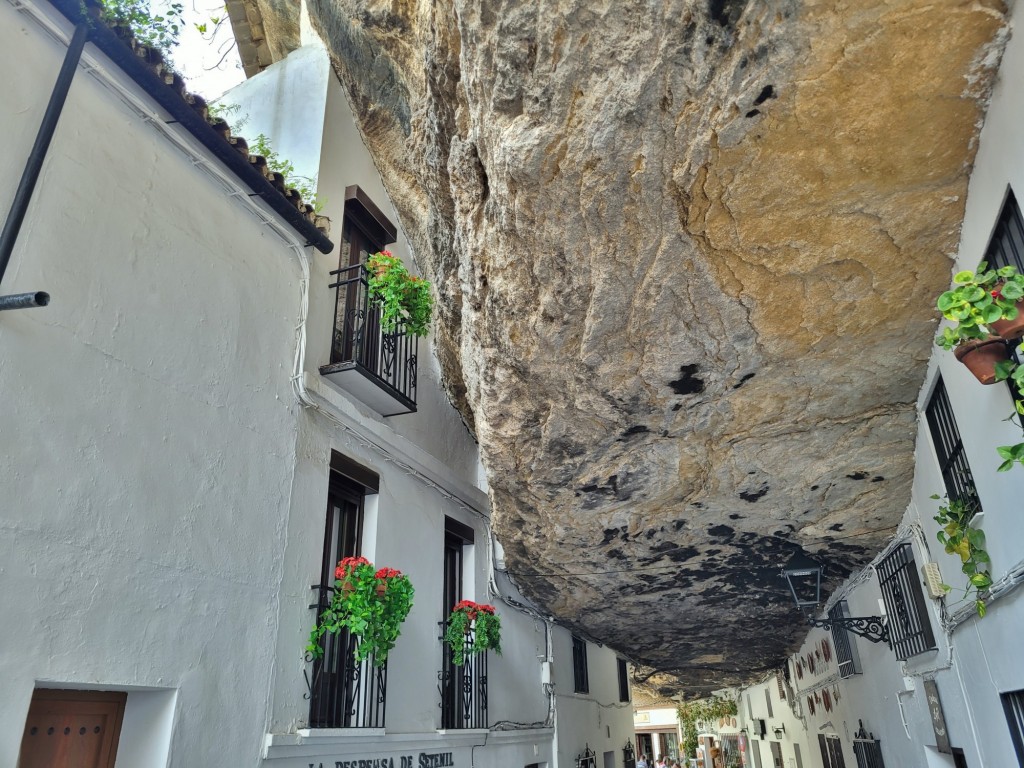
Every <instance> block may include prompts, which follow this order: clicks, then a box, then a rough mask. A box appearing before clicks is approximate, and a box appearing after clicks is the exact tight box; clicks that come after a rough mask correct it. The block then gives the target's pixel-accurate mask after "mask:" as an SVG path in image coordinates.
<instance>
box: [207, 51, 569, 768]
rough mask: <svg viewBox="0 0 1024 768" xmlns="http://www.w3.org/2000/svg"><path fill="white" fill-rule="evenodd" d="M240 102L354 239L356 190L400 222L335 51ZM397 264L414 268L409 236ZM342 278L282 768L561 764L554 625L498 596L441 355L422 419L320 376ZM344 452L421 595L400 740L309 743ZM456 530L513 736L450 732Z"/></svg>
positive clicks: (288, 580) (405, 647) (274, 731)
mask: <svg viewBox="0 0 1024 768" xmlns="http://www.w3.org/2000/svg"><path fill="white" fill-rule="evenodd" d="M224 102H225V103H229V104H238V105H240V109H239V110H238V113H239V114H245V115H248V118H249V121H248V123H247V124H246V126H245V128H244V132H245V133H246V134H247V135H250V136H251V135H256V134H258V133H261V132H263V133H266V134H267V135H268V136H271V137H272V140H273V144H274V147H275V149H278V150H279V151H280V152H281V154H282V155H284V156H286V157H288V158H289V159H290V160H291V161H292V162H293V163H295V164H296V167H297V168H298V170H299V172H302V173H307V174H311V173H318V175H319V194H320V195H321V197H322V198H324V199H325V200H326V206H325V211H324V212H325V213H326V214H327V215H329V216H331V218H332V219H333V221H334V222H335V232H336V234H337V235H338V237H340V227H341V221H342V215H343V205H342V204H343V201H344V189H345V187H347V186H349V185H352V184H358V185H359V186H360V187H362V188H363V190H364V191H366V192H367V193H368V194H369V195H370V197H371V198H372V199H373V200H374V202H375V203H376V204H377V205H378V206H379V207H380V208H381V209H382V210H383V211H384V212H385V214H386V215H388V216H389V218H391V219H392V221H394V222H396V223H398V219H397V215H396V214H395V211H394V209H393V207H392V205H391V203H390V201H389V200H388V198H387V196H386V194H385V192H384V189H383V185H382V183H381V181H380V177H379V175H378V174H377V172H376V169H375V168H374V167H373V163H372V161H371V159H370V156H369V153H368V151H367V150H366V148H365V147H364V145H363V143H362V140H361V139H360V137H359V135H358V133H357V132H356V130H355V127H354V120H353V117H352V114H351V112H350V111H349V107H348V104H347V102H346V100H345V97H344V94H343V92H342V90H341V88H340V86H339V84H338V83H337V81H336V79H335V78H334V76H333V74H331V73H330V71H329V67H328V63H327V55H326V52H325V51H324V49H323V47H322V46H320V45H319V44H317V43H316V41H315V40H314V41H310V43H309V44H308V45H307V46H306V47H304V48H302V49H300V50H298V51H296V52H294V53H292V54H290V55H289V56H288V57H287V58H286V59H285V60H283V61H281V62H278V63H277V64H275V65H273V66H272V67H270V68H268V69H267V70H266V71H264V72H263V73H261V74H260V75H258V76H256V77H254V78H251V79H250V80H248V81H247V82H246V83H244V84H243V85H242V86H239V87H238V88H237V89H234V90H232V91H231V92H229V93H228V94H227V95H226V96H225V97H224ZM393 250H394V252H395V253H397V254H398V255H400V256H402V257H403V259H405V261H406V263H407V264H410V265H411V254H410V253H409V249H408V245H407V243H406V240H405V237H404V235H403V234H402V233H401V230H399V238H398V243H397V244H396V246H395V247H394V249H393ZM337 266H338V256H337V253H335V254H331V255H328V256H323V255H317V256H316V258H315V260H314V263H313V274H312V281H311V286H310V300H309V321H308V323H307V326H306V332H307V340H308V341H307V347H306V355H307V356H306V376H305V378H304V382H305V384H306V386H308V388H309V390H310V392H311V397H312V398H313V399H314V400H315V401H316V402H317V404H318V406H319V410H318V411H306V412H304V413H303V414H302V415H301V417H300V427H299V432H300V438H299V447H298V451H297V454H298V455H297V469H296V475H295V482H294V484H293V487H292V492H291V510H292V512H291V516H290V518H289V521H288V528H287V534H286V542H287V545H286V551H285V558H284V579H283V583H282V591H281V597H280V610H281V625H280V634H279V637H278V643H277V661H276V667H275V676H274V678H275V682H274V692H273V704H272V712H271V718H270V721H269V723H268V746H267V749H266V758H267V759H266V765H268V766H274V767H275V768H278V767H281V768H285V767H287V766H292V765H296V766H302V768H306V766H308V765H309V763H310V762H313V764H314V765H319V763H321V762H322V763H323V764H324V765H334V764H335V762H338V761H342V762H344V761H346V760H353V759H354V760H358V759H366V758H370V757H374V758H384V757H386V758H388V759H393V760H394V762H395V764H396V765H400V764H401V758H402V757H408V756H409V755H412V756H413V757H414V758H415V757H417V756H418V754H419V753H421V752H427V753H438V752H441V753H443V752H446V751H450V752H451V753H452V755H453V759H454V760H455V762H456V765H459V766H469V765H471V764H472V765H474V766H479V767H480V768H487V767H488V766H493V767H494V768H506V767H507V766H516V765H519V766H524V765H528V764H533V763H540V764H546V765H550V764H552V763H553V754H552V742H553V723H552V722H551V718H550V717H549V707H550V700H549V697H548V694H547V693H546V691H545V689H544V687H543V684H542V679H541V662H542V661H543V660H544V659H546V658H547V655H548V650H547V636H546V633H547V631H548V630H547V627H546V622H543V621H539V620H536V619H533V618H531V617H529V616H527V615H525V614H522V613H519V612H517V611H516V610H514V609H513V608H512V607H510V606H508V605H506V604H504V603H503V602H501V600H500V599H499V598H498V597H497V596H495V595H494V594H493V592H491V591H490V590H489V589H488V584H489V575H490V555H489V525H488V503H487V497H486V494H485V492H484V491H483V490H481V487H480V486H481V483H480V477H479V474H478V469H479V461H478V456H477V453H478V452H477V448H476V445H475V443H474V442H473V440H472V438H471V436H470V435H469V433H468V431H467V430H466V428H465V426H464V425H463V424H462V422H461V421H460V420H459V418H458V415H457V414H456V413H455V411H454V409H452V407H451V405H450V404H449V403H448V401H447V399H446V398H445V396H444V395H443V393H442V392H441V389H440V386H439V370H438V366H437V363H436V360H435V359H434V358H433V356H432V355H431V353H430V342H429V340H423V341H421V342H420V365H419V387H418V393H417V394H418V412H417V413H416V414H410V415H407V416H399V417H388V418H382V417H380V416H379V415H377V414H375V413H374V412H372V411H371V410H369V409H368V408H366V407H365V406H364V405H363V404H362V403H360V402H358V401H357V400H355V399H354V398H352V397H351V396H349V395H348V394H347V393H345V392H344V391H343V390H341V389H339V388H336V387H335V386H334V385H333V384H331V383H329V382H327V381H325V380H324V379H322V378H321V377H320V375H319V373H318V368H319V366H320V365H321V364H323V363H326V362H328V356H329V350H330V341H331V339H330V334H331V331H332V328H333V319H334V318H333V312H334V292H333V291H331V290H329V289H328V288H327V285H328V283H330V282H332V278H331V277H330V276H329V274H328V273H329V271H330V270H332V269H336V268H337ZM332 451H336V452H338V453H341V454H343V455H344V456H346V457H348V458H349V459H351V460H353V461H355V462H357V463H359V464H362V465H363V466H365V467H366V468H368V469H370V470H372V471H373V472H375V473H377V474H378V475H379V477H380V493H379V494H376V495H373V496H369V497H367V503H366V507H367V510H366V522H365V525H364V532H363V541H362V552H363V554H364V555H366V556H367V557H369V558H370V559H371V560H373V561H374V563H375V564H376V565H378V566H385V565H386V566H390V567H395V568H399V569H401V570H402V571H403V572H405V573H407V574H408V575H409V576H410V577H411V579H412V581H413V583H414V585H415V587H416V597H415V601H414V606H413V610H412V613H411V614H410V616H409V619H408V620H407V622H406V624H405V625H404V626H403V630H402V637H401V638H400V639H399V641H398V644H397V646H396V647H395V649H394V650H393V651H392V653H391V655H390V657H389V666H388V695H387V713H386V728H385V729H384V731H383V732H374V733H372V734H371V733H367V732H358V731H354V730H348V731H346V730H341V731H331V732H327V731H313V732H310V731H308V730H307V729H306V725H307V722H308V707H309V701H308V700H307V699H306V698H305V696H306V693H307V689H306V683H305V678H304V676H303V672H304V671H306V670H308V669H309V665H308V664H307V663H306V662H305V659H304V648H305V645H306V642H307V639H308V635H309V630H310V628H311V627H312V624H313V621H314V619H315V617H314V612H313V611H312V610H310V609H309V607H308V606H309V604H310V602H311V601H312V593H311V591H310V589H309V586H310V585H311V584H314V583H316V582H317V581H318V580H319V572H320V558H321V554H322V550H323V536H324V513H325V508H326V503H327V483H328V476H329V466H330V458H331V452H332ZM446 516H448V517H451V518H453V519H455V520H457V521H459V522H461V523H463V524H465V525H468V526H470V527H472V528H473V529H474V531H475V543H474V545H473V546H472V547H470V548H468V549H467V551H466V553H465V554H466V558H465V560H466V568H465V570H466V573H465V582H464V595H465V597H466V598H469V599H475V600H477V601H480V602H491V603H495V604H496V605H497V608H498V611H499V613H500V615H501V618H502V623H503V633H502V635H503V647H504V653H503V655H501V656H496V655H494V654H492V656H491V659H490V663H489V670H488V672H489V677H488V688H489V692H490V695H489V708H488V722H489V723H490V724H491V725H492V727H494V726H496V727H497V728H500V729H503V730H492V731H490V732H487V731H485V730H481V731H465V732H451V731H450V732H448V733H444V732H439V731H438V729H439V728H440V719H441V710H440V707H439V701H440V697H439V694H438V690H437V686H438V678H437V674H438V671H439V669H440V668H441V657H442V647H441V642H440V640H439V631H440V630H439V627H438V622H439V621H442V620H443V619H444V618H445V617H446V615H447V610H448V609H450V606H447V607H446V606H443V604H442V587H443V575H442V566H443V545H444V521H445V517H446Z"/></svg>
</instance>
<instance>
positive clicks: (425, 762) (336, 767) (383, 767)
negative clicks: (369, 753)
mask: <svg viewBox="0 0 1024 768" xmlns="http://www.w3.org/2000/svg"><path fill="white" fill-rule="evenodd" d="M453 766H455V759H454V757H453V753H452V752H420V753H419V754H418V755H415V756H414V755H400V756H398V757H359V758H354V759H348V758H346V759H344V760H335V761H333V762H330V761H328V762H326V763H324V762H318V763H310V764H309V768H451V767H453Z"/></svg>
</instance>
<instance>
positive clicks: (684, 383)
mask: <svg viewBox="0 0 1024 768" xmlns="http://www.w3.org/2000/svg"><path fill="white" fill-rule="evenodd" d="M698 370H699V367H698V366H696V365H681V366H679V373H680V374H681V375H680V376H679V378H678V379H676V380H675V381H670V382H669V383H668V385H669V386H670V387H672V391H673V392H675V393H676V394H677V395H696V394H699V393H701V392H703V391H704V380H703V379H701V378H700V377H698V376H697V375H696V374H697V371H698Z"/></svg>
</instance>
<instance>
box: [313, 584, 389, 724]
mask: <svg viewBox="0 0 1024 768" xmlns="http://www.w3.org/2000/svg"><path fill="white" fill-rule="evenodd" d="M313 589H316V590H317V591H318V593H319V599H318V600H317V605H316V606H315V607H316V609H317V616H319V615H320V614H321V613H322V612H323V610H324V608H326V607H327V605H329V604H330V593H331V592H332V591H333V589H332V588H331V587H324V586H321V585H315V586H314V587H313ZM310 607H314V606H310ZM320 642H321V648H322V649H323V652H324V653H323V657H322V658H319V659H311V662H312V665H313V670H312V677H310V676H309V672H308V671H307V672H306V675H307V677H306V685H307V686H308V688H309V693H308V698H309V727H310V728H383V727H384V714H385V711H386V705H387V684H388V667H387V663H386V662H385V663H384V665H382V666H380V667H377V666H374V663H373V657H372V656H370V657H369V658H368V659H366V660H365V661H362V662H357V661H356V658H355V650H356V645H358V643H359V638H358V637H357V636H356V635H352V634H350V633H348V632H341V633H339V634H337V635H332V634H326V635H324V636H323V637H322V638H321V640H320Z"/></svg>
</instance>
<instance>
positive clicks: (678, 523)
mask: <svg viewBox="0 0 1024 768" xmlns="http://www.w3.org/2000/svg"><path fill="white" fill-rule="evenodd" d="M685 526H686V521H685V520H676V521H675V522H674V523H672V530H673V531H678V530H679V529H680V528H684V527H685Z"/></svg>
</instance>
